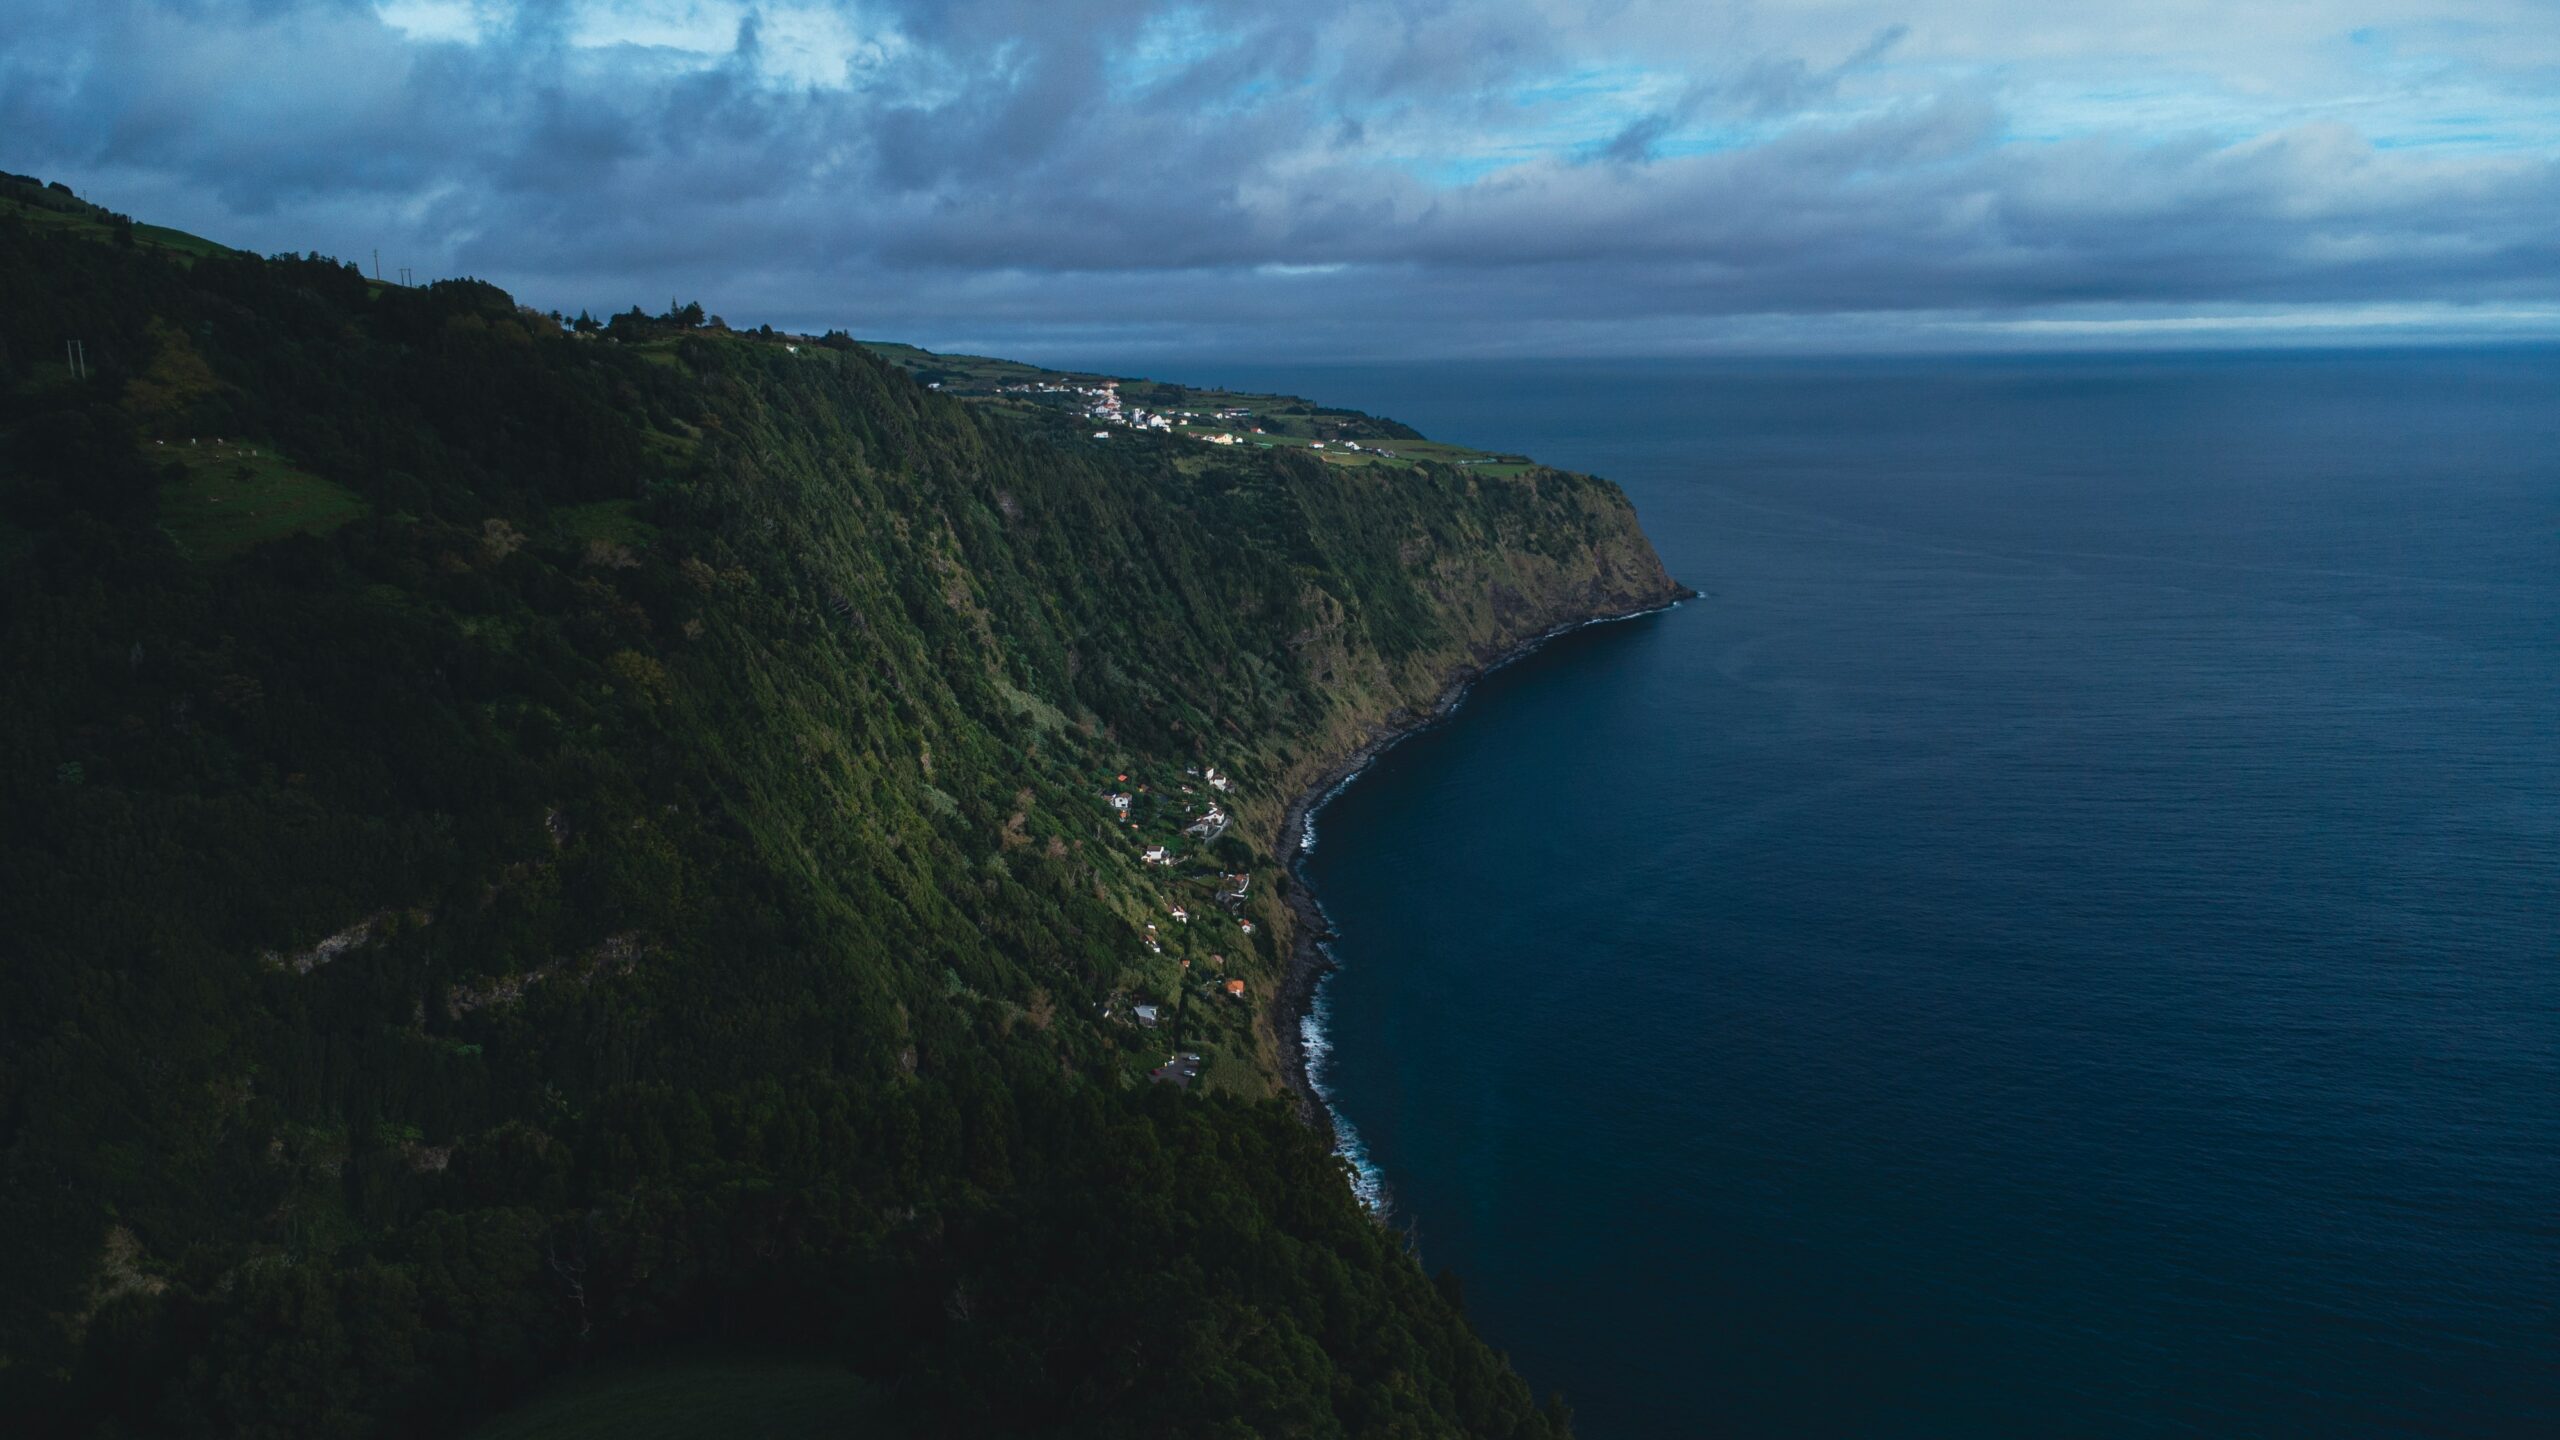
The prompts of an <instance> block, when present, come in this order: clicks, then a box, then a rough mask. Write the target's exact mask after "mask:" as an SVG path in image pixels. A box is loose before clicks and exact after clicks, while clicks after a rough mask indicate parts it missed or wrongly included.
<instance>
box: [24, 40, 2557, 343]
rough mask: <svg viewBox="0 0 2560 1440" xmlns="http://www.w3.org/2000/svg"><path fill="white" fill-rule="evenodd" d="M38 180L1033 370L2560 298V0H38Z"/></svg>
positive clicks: (577, 295) (2468, 319)
mask: <svg viewBox="0 0 2560 1440" xmlns="http://www.w3.org/2000/svg"><path fill="white" fill-rule="evenodd" d="M0 169H8V170H14V171H18V172H22V173H30V174H35V175H39V176H41V177H43V178H45V179H48V180H52V179H59V180H62V181H65V182H66V183H68V184H70V185H71V186H72V187H73V188H75V189H77V190H79V191H80V192H82V193H83V194H84V195H87V196H89V197H90V198H92V199H95V200H97V201H99V202H100V203H103V204H105V205H108V206H109V207H110V208H113V209H117V210H121V211H125V212H127V213H131V214H133V215H135V216H137V217H138V218H141V219H145V220H151V221H157V222H160V223H165V224H173V225H177V226H179V227H181V228H184V229H190V230H194V231H197V232H199V233H202V234H205V235H208V236H211V237H213V238H216V239H220V240H225V241H227V242H230V243H233V244H237V245H242V246H246V247H249V248H252V249H257V250H261V251H277V250H295V251H302V250H319V251H321V252H323V253H328V254H335V255H338V256H341V257H345V258H350V259H355V260H357V261H359V262H361V263H364V264H366V265H367V266H368V267H370V265H371V264H372V256H373V255H374V253H375V251H377V250H379V252H380V254H381V263H382V265H383V266H384V268H385V270H386V272H390V271H392V270H393V269H394V267H398V266H408V267H410V268H411V269H412V270H413V271H414V272H415V273H416V274H418V275H420V276H422V277H429V276H446V275H461V274H468V275H473V276H478V277H480V278H483V279H487V280H491V281H494V282H496V283H498V284H501V285H504V286H506V287H507V288H509V289H511V290H513V291H515V292H516V294H517V296H518V298H520V299H522V300H525V301H527V302H529V303H532V304H535V305H537V306H541V307H543V308H554V307H557V308H560V309H563V310H566V311H569V312H572V313H574V312H575V311H576V310H578V309H581V308H587V309H592V310H594V311H595V312H596V313H597V314H599V315H601V314H604V313H606V312H608V311H610V310H619V309H625V308H628V307H629V306H630V305H632V304H635V303H637V304H641V305H643V306H645V307H646V308H648V309H650V310H653V311H654V310H658V309H662V308H664V307H665V305H666V303H667V302H668V301H669V300H670V299H672V298H677V297H681V298H684V299H697V298H698V299H700V300H701V301H702V303H703V304H704V305H705V306H706V307H708V308H709V309H710V310H712V311H714V312H716V313H719V314H721V315H723V316H724V317H725V318H727V319H728V320H729V321H730V322H731V323H732V324H738V325H754V324H760V323H769V324H772V325H775V326H776V327H778V328H787V329H797V330H813V331H814V330H822V329H828V328H839V327H840V328H844V329H849V330H851V331H853V332H854V333H856V334H858V335H863V336H866V337H878V338H895V339H904V340H910V341H913V342H916V343H921V344H925V345H928V346H931V347H933V348H937V349H945V350H978V351H988V352H993V353H1000V354H1011V355H1019V356H1023V357H1024V358H1031V359H1043V358H1051V357H1057V356H1063V355H1077V354H1095V353H1110V354H1117V355H1142V354H1151V353H1161V354H1167V355H1179V354H1185V353H1195V354H1201V355H1212V354H1214V355H1219V356H1226V357H1239V358H1270V359H1275V360H1286V359H1310V358H1323V357H1339V358H1354V359H1395V358H1426V357H1429V358H1436V357H1463V356H1475V355H1484V356H1568V355H1613V356H1617V355H1676V354H1690V353H1732V352H1753V351H1764V350H1766V351H1826V352H1827V351H1865V350H1885V351H1891V350H1913V349H1983V348H1989V349H2003V348H2074V347H2081V348H2085V347H2107V348H2119V347H2141V346H2167V345H2175V346H2181V347H2186V346H2215V345H2251V346H2254V345H2264V344H2301V343H2317V344H2329V343H2359V342H2368V341H2411V340H2417V341H2426V340H2465V339H2534V340H2545V339H2552V338H2560V0H2087V3H2081V4H2076V5H2075V4H2057V3H2054V0H1593V3H1573V0H1478V3H1453V0H1360V3H1346V0H1291V3H1287V4H1272V3H1269V0H1254V3H1235V4H1228V3H1215V0H1212V3H1151V0H1125V3H1107V4H1106V3H1089V0H914V3H909V0H865V3H858V4H847V3H831V0H785V3H767V4H749V3H739V0H532V3H520V4H519V3H501V0H8V19H7V23H6V25H5V27H0Z"/></svg>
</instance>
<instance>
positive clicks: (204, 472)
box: [149, 443, 365, 560]
mask: <svg viewBox="0 0 2560 1440" xmlns="http://www.w3.org/2000/svg"><path fill="white" fill-rule="evenodd" d="M149 455H150V458H151V459H153V460H154V461H161V462H173V463H175V464H176V465H177V466H179V467H180V469H181V471H182V473H181V474H179V475H177V476H175V477H172V478H171V479H170V480H169V481H168V482H167V483H165V484H163V485H162V486H161V487H160V525H161V528H163V529H165V530H167V531H168V532H169V535H170V537H171V538H173V539H175V540H176V541H177V542H178V545H179V547H180V548H181V549H184V550H185V551H186V552H187V553H188V554H190V555H193V556H195V557H197V558H199V559H208V560H215V559H221V558H223V557H225V556H229V555H236V554H238V553H240V552H241V551H243V550H246V549H248V548H249V547H250V546H252V545H258V544H262V543H264V542H266V541H269V540H276V539H281V538H283V537H284V536H287V535H301V534H309V535H325V534H327V533H328V532H330V531H332V530H335V529H337V528H338V527H339V526H341V525H344V524H346V523H347V522H348V521H350V520H353V519H355V518H357V517H358V516H360V515H362V514H364V512H365V504H364V502H363V501H362V500H359V499H357V498H356V497H355V495H354V494H353V493H351V492H350V491H348V490H347V489H346V488H345V487H343V486H340V485H336V484H332V483H331V482H329V481H327V480H323V479H321V478H320V477H319V476H317V475H314V474H311V473H310V472H309V471H306V470H299V469H296V468H294V466H293V465H292V463H291V462H289V461H287V460H286V459H284V457H282V456H280V455H278V454H276V452H275V451H274V450H272V449H270V448H268V447H266V446H262V445H261V446H249V445H240V444H231V445H212V444H201V443H200V444H196V445H178V444H175V443H172V444H168V445H155V446H153V447H151V449H150V451H149Z"/></svg>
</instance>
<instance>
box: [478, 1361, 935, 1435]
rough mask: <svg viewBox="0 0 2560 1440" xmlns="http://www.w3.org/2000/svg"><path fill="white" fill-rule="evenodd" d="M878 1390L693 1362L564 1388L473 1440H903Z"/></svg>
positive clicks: (804, 1370)
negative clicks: (890, 1439)
mask: <svg viewBox="0 0 2560 1440" xmlns="http://www.w3.org/2000/svg"><path fill="white" fill-rule="evenodd" d="M885 1409H886V1406H885V1404H884V1403H883V1401H882V1399H881V1396H880V1392H879V1389H878V1387H876V1386H874V1385H873V1384H872V1383H871V1382H870V1381H868V1380H865V1379H863V1378H862V1377H861V1376H859V1375H855V1374H852V1373H850V1372H848V1371H845V1370H841V1369H838V1368H837V1367H835V1366H833V1365H827V1364H823V1363H819V1362H816V1361H807V1360H781V1359H760V1358H754V1357H748V1356H731V1357H693V1358H686V1359H678V1360H674V1361H672V1362H668V1361H664V1360H662V1361H660V1362H658V1363H653V1364H645V1365H620V1366H614V1367H610V1368H607V1369H602V1370H596V1371H592V1372H590V1373H588V1374H585V1375H579V1376H575V1377H573V1378H571V1379H568V1380H564V1381H562V1382H560V1383H559V1384H557V1385H553V1386H551V1387H550V1388H549V1389H547V1390H544V1391H542V1392H541V1393H540V1394H538V1395H536V1396H534V1397H533V1398H532V1399H531V1400H529V1401H527V1402H525V1403H524V1404H522V1405H519V1406H517V1407H516V1408H515V1409H513V1410H510V1411H508V1412H506V1413H505V1414H503V1415H500V1416H497V1417H496V1418H494V1419H492V1420H490V1421H489V1422H488V1423H486V1424H484V1425H482V1426H480V1427H479V1428H477V1429H475V1430H472V1431H470V1432H468V1434H467V1435H466V1437H465V1440H707V1437H715V1436H717V1437H731V1436H736V1437H754V1440H802V1437H808V1440H819V1437H827V1440H861V1437H866V1436H877V1437H887V1436H890V1435H893V1434H895V1433H896V1432H895V1431H893V1430H892V1429H891V1428H890V1427H889V1426H888V1424H887V1423H886V1422H885V1420H883V1418H882V1415H883V1412H884V1410H885Z"/></svg>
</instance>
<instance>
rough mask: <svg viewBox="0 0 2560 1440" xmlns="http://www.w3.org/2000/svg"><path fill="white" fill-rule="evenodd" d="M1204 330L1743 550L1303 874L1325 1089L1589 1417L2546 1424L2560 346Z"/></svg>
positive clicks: (1520, 1360) (1495, 693) (2076, 1427)
mask: <svg viewBox="0 0 2560 1440" xmlns="http://www.w3.org/2000/svg"><path fill="white" fill-rule="evenodd" d="M1195 368H1196V369H1197V370H1198V373H1196V374H1194V373H1190V372H1188V371H1186V372H1185V373H1184V375H1183V377H1182V378H1186V379H1191V380H1196V381H1201V382H1208V383H1231V384H1240V385H1254V386H1261V387H1269V388H1276V389H1282V390H1288V391H1294V392H1297V393H1303V394H1308V395H1311V396H1314V397H1317V398H1319V399H1321V400H1323V401H1326V402H1328V403H1333V404H1341V405H1348V406H1354V407H1357V408H1360V409H1364V410H1369V411H1372V412H1376V413H1382V414H1387V415H1392V416H1394V417H1396V418H1398V419H1401V420H1404V421H1406V422H1408V423H1411V424H1413V425H1416V426H1417V427H1419V428H1421V429H1422V430H1423V431H1424V432H1426V433H1428V434H1431V435H1434V436H1440V437H1445V438H1450V439H1455V440H1461V441H1465V442H1468V443H1472V444H1477V445H1483V446H1488V447H1499V448H1507V449H1516V450H1521V451H1525V452H1527V453H1530V454H1533V455H1535V456H1538V457H1539V458H1541V459H1544V460H1547V461H1549V462H1552V463H1555V464H1559V465H1564V466H1569V467H1573V468H1576V469H1584V470H1589V471H1593V472H1595V473H1598V474H1602V475H1606V476H1608V477H1610V478H1612V479H1614V480H1617V481H1618V482H1620V483H1621V484H1623V485H1624V486H1625V487H1626V489H1627V492H1628V493H1629V495H1630V496H1631V497H1633V499H1634V501H1635V503H1636V505H1637V507H1638V510H1639V512H1640V513H1641V515H1642V516H1643V519H1644V522H1645V525H1646V528H1647V529H1648V531H1649V532H1650V533H1651V534H1652V536H1653V537H1654V539H1655V542H1656V544H1657V545H1658V547H1659V548H1660V550H1661V552H1662V554H1663V557H1664V559H1665V560H1666V561H1667V562H1668V564H1669V566H1670V568H1671V570H1672V573H1673V574H1674V575H1676V576H1678V577H1679V578H1680V579H1682V580H1684V581H1686V582H1688V583H1690V584H1692V585H1695V586H1697V587H1698V588H1699V589H1701V590H1703V591H1704V592H1705V595H1704V597H1703V598H1701V599H1699V600H1696V601H1692V602H1690V603H1688V604H1686V605H1684V606H1682V607H1680V608H1679V609H1677V610H1675V611H1672V612H1669V613H1666V614H1662V615H1659V616H1656V617H1652V618H1649V619H1644V620H1638V621H1632V622H1628V623H1624V624H1618V625H1611V626H1604V627H1597V628H1593V629H1589V630H1585V631H1581V632H1578V633H1576V634H1574V635H1572V636H1569V637H1567V638H1565V639H1562V640H1559V641H1557V642H1555V643H1554V644H1552V645H1550V646H1549V647H1548V648H1546V649H1545V650H1544V651H1542V652H1540V653H1538V654H1537V655H1535V656H1534V657H1532V658H1530V659H1528V660H1525V661H1523V662H1521V663H1519V664H1516V665H1514V666H1512V667H1510V668H1508V669H1505V670H1501V671H1499V672H1497V673H1495V674H1494V675H1492V676H1491V677H1489V678H1488V679H1487V680H1485V681H1484V682H1483V683H1482V684H1481V685H1479V686H1478V687H1477V689H1476V691H1475V692H1474V693H1473V694H1472V695H1471V697H1470V698H1469V699H1468V701H1467V703H1466V705H1465V706H1464V708H1463V709H1462V710H1461V711H1460V712H1459V713H1458V715H1457V716H1456V717H1455V718H1454V719H1453V720H1452V721H1451V722H1450V723H1448V724H1446V725H1444V726H1441V727H1439V728H1437V729H1434V730H1432V731H1429V732H1426V733H1424V734H1422V735H1420V736H1417V737H1415V738H1413V739H1411V740H1408V741H1407V742H1405V743H1404V744H1402V745H1401V746H1399V747H1397V748H1396V749H1394V750H1393V751H1391V752H1389V753H1388V754H1387V755H1386V756H1385V757H1383V758H1382V759H1380V760H1379V761H1378V762H1377V763H1375V764H1374V765H1372V766H1371V767H1370V769H1369V770H1368V771H1367V772H1366V773H1365V774H1364V775H1362V776H1361V777H1360V778H1359V779H1358V780H1357V781H1356V783H1354V784H1352V785H1350V786H1349V787H1348V788H1347V789H1346V790H1345V791H1344V792H1343V793H1342V794H1341V795H1340V796H1339V797H1338V798H1336V799H1335V800H1334V801H1333V802H1332V803H1331V804H1330V805H1328V806H1327V807H1326V808H1325V809H1324V810H1322V811H1321V812H1320V814H1319V816H1318V819H1317V835H1318V842H1319V843H1318V844H1317V846H1316V848H1315V849H1314V851H1313V852H1312V853H1311V854H1310V855H1309V857H1308V859H1307V862H1306V873H1307V874H1308V876H1309V878H1310V879H1311V880H1312V881H1313V882H1314V884H1315V885H1316V887H1317V889H1318V893H1319V895H1320V897H1321V900H1322V903H1323V904H1324V906H1325V907H1326V909H1327V911H1328V913H1329V914H1330V915H1331V917H1332V919H1333V921H1334V922H1335V924H1336V926H1337V928H1338V929H1339V932H1340V934H1339V937H1338V939H1337V941H1336V942H1335V947H1334V948H1335V955H1336V958H1337V960H1338V961H1339V963H1340V969H1339V971H1338V972H1337V973H1335V974H1334V975H1333V976H1331V977H1330V978H1329V979H1328V980H1327V981H1326V983H1325V986H1324V988H1323V991H1322V995H1321V1000H1320V1006H1319V1011H1318V1015H1319V1019H1320V1023H1321V1025H1322V1027H1323V1032H1324V1033H1323V1039H1324V1041H1325V1045H1326V1054H1325V1056H1324V1059H1323V1062H1322V1065H1321V1080H1322V1083H1323V1085H1324V1087H1325V1089H1326V1091H1327V1092H1328V1093H1329V1094H1330V1095H1331V1097H1332V1099H1333V1102H1334V1104H1335V1106H1336V1107H1337V1109H1338V1110H1339V1112H1340V1114H1341V1116H1342V1117H1343V1119H1344V1120H1345V1121H1346V1122H1347V1126H1348V1127H1349V1128H1348V1131H1347V1133H1349V1134H1352V1135H1354V1136H1356V1147H1357V1153H1358V1156H1359V1158H1360V1160H1361V1161H1362V1163H1363V1165H1364V1166H1365V1167H1367V1173H1368V1174H1369V1175H1370V1176H1371V1177H1373V1179H1374V1182H1375V1183H1376V1185H1377V1186H1378V1187H1379V1188H1380V1190H1381V1193H1382V1198H1383V1202H1384V1203H1385V1205H1386V1206H1387V1207H1388V1213H1389V1215H1390V1216H1391V1218H1392V1220H1393V1222H1394V1223H1396V1224H1398V1225H1400V1226H1403V1227H1406V1228H1407V1229H1408V1230H1409V1231H1410V1232H1411V1233H1412V1235H1413V1237H1414V1241H1415V1243H1416V1245H1417V1246H1418V1248H1419V1250H1420V1253H1421V1255H1422V1257H1423V1260H1424V1262H1425V1263H1426V1264H1427V1265H1428V1266H1430V1267H1431V1268H1433V1269H1434V1270H1439V1269H1443V1268H1446V1269H1449V1270H1451V1271H1454V1272H1455V1273H1456V1275H1457V1276H1458V1277H1459V1278H1460V1279H1461V1280H1462V1282H1463V1284H1464V1287H1465V1295H1466V1299H1467V1305H1468V1308H1469V1310H1470V1312H1471V1314H1473V1315H1474V1317H1475V1318H1476V1320H1477V1322H1478V1323H1479V1325H1480V1326H1481V1327H1482V1329H1483V1330H1484V1331H1485V1333H1486V1334H1487V1335H1488V1336H1489V1337H1490V1338H1491V1339H1492V1340H1493V1342H1494V1343H1495V1344H1497V1345H1499V1346H1501V1347H1503V1348H1504V1349H1506V1350H1507V1351H1509V1352H1510V1354H1511V1355H1512V1357H1513V1358H1514V1360H1515V1362H1516V1363H1517V1364H1518V1365H1519V1366H1520V1368H1521V1369H1522V1370H1523V1371H1524V1372H1525V1373H1526V1374H1527V1375H1528V1377H1529V1378H1530V1380H1531V1382H1532V1384H1533V1385H1535V1386H1537V1387H1538V1388H1539V1389H1540V1391H1541V1392H1542V1393H1543V1392H1544V1391H1546V1390H1548V1389H1557V1390H1561V1391H1562V1392H1564V1394H1565V1395H1566V1397H1567V1399H1568V1401H1569V1402H1570V1403H1571V1404H1572V1405H1573V1406H1574V1407H1575V1409H1576V1411H1577V1413H1578V1415H1579V1417H1580V1420H1581V1426H1582V1429H1583V1432H1584V1433H1585V1434H1587V1435H1589V1436H1592V1437H1595V1440H1614V1437H1637V1436H1690V1435H1713V1434H1732V1435H1743V1436H1850V1435H1857V1436H1905V1435H1910V1436H1922V1435H1927V1436H1941V1435H1942V1436H2008V1435H2017V1436H2028V1435H2033V1436H2062V1435H2070V1436H2154V1435H2211V1436H2238V1435H2321V1436H2385V1435H2409V1436H2418V1435H2425V1436H2438V1435H2477V1436H2522V1435H2552V1434H2560V354H2555V353H2554V352H2550V351H2540V352H2531V351H2508V352H2499V353H2453V352H2428V353H2385V354H2377V353H2366V354H2311V355H2304V354H2297V355H2267V356H2242V357H2195V356H2154V357H2136V358H2086V357H2073V358H2041V359H2031V360H2020V359H1980V358H1975V359H1960V360H1905V359H1897V360H1875V361H1859V362H1817V361H1780V362H1741V361H1717V362H1694V363H1689V362H1684V363H1653V364H1605V363H1596V362H1571V363H1559V364H1525V363H1500V364H1496V363H1482V364H1459V365H1437V366H1428V367H1421V366H1416V367H1394V366H1366V367H1340V368H1322V369H1312V368H1303V367H1301V368H1292V369H1285V370H1280V369H1253V368H1248V367H1244V366H1204V367H1195Z"/></svg>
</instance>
